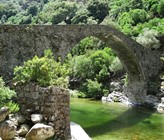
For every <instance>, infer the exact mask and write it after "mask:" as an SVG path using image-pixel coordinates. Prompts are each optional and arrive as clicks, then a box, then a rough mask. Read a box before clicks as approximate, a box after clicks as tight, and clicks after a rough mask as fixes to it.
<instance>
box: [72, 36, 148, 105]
mask: <svg viewBox="0 0 164 140" xmlns="http://www.w3.org/2000/svg"><path fill="white" fill-rule="evenodd" d="M87 37H94V38H96V39H98V40H99V41H101V42H103V43H105V44H106V47H108V48H111V49H112V51H113V52H114V53H115V54H116V57H118V58H119V60H120V61H121V64H122V65H123V68H124V72H126V73H127V74H128V81H129V83H128V85H127V87H126V88H124V91H123V92H124V93H125V95H126V96H128V97H129V98H130V100H131V101H132V102H135V103H143V102H144V101H145V96H146V94H147V83H146V82H145V77H144V74H143V73H142V68H141V67H140V64H139V61H138V59H137V57H136V56H135V52H134V50H131V49H129V48H128V47H127V44H125V42H123V41H122V40H121V39H119V38H118V37H117V36H115V35H111V34H104V33H98V34H91V35H90V34H89V35H85V36H82V38H80V39H79V38H78V40H76V41H75V42H73V43H72V44H71V45H70V46H71V49H72V48H74V47H76V45H77V44H78V43H79V42H80V41H81V40H84V39H86V38H87ZM86 72H87V71H86ZM134 92H135V93H134ZM136 93H137V95H136Z"/></svg>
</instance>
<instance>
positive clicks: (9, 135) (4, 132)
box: [0, 120, 16, 140]
mask: <svg viewBox="0 0 164 140" xmlns="http://www.w3.org/2000/svg"><path fill="white" fill-rule="evenodd" d="M15 133H16V127H15V126H14V124H13V122H12V121H9V120H7V121H4V122H1V123H0V137H1V138H2V139H3V140H10V139H13V138H14V137H15Z"/></svg>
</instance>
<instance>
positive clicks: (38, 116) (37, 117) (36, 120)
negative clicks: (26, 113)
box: [31, 114, 43, 124]
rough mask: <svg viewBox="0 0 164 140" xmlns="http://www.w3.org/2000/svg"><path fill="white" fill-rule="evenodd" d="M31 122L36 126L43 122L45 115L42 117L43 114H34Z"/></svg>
mask: <svg viewBox="0 0 164 140" xmlns="http://www.w3.org/2000/svg"><path fill="white" fill-rule="evenodd" d="M31 121H32V122H33V123H34V124H36V123H41V122H42V121H43V115H41V114H32V115H31Z"/></svg>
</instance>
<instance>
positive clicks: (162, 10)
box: [157, 1, 164, 17]
mask: <svg viewBox="0 0 164 140" xmlns="http://www.w3.org/2000/svg"><path fill="white" fill-rule="evenodd" d="M157 11H158V13H159V15H160V16H161V17H164V1H160V2H159V5H158V7H157Z"/></svg>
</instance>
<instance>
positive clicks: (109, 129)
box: [71, 98, 164, 140]
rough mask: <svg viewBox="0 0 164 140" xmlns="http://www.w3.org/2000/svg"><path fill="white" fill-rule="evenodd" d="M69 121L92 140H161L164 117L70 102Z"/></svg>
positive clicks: (142, 110)
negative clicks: (81, 129) (81, 128)
mask: <svg viewBox="0 0 164 140" xmlns="http://www.w3.org/2000/svg"><path fill="white" fill-rule="evenodd" d="M71 121H73V122H75V123H78V124H80V125H81V126H82V127H83V129H84V130H85V131H86V132H87V134H88V135H89V136H90V137H91V138H92V139H93V140H164V114H159V113H157V112H155V111H152V110H148V109H146V108H143V107H137V108H130V107H127V106H126V105H123V104H120V103H102V102H101V101H93V100H89V99H77V98H72V99H71Z"/></svg>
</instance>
